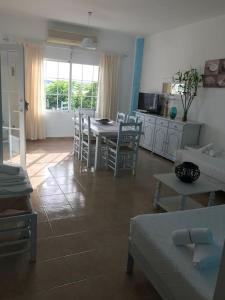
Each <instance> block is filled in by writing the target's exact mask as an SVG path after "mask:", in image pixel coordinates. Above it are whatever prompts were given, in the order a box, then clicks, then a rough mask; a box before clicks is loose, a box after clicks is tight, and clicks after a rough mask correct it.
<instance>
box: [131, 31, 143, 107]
mask: <svg viewBox="0 0 225 300" xmlns="http://www.w3.org/2000/svg"><path fill="white" fill-rule="evenodd" d="M144 42H145V40H144V38H142V37H139V38H137V39H136V45H135V58H134V72H133V84H132V94H131V107H130V110H131V112H132V111H135V110H137V108H138V96H139V91H140V83H141V71H142V60H143V52H144Z"/></svg>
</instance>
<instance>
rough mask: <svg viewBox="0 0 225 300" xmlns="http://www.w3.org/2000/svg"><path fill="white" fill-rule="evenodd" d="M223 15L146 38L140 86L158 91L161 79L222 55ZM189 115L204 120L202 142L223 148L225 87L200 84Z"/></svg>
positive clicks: (167, 78) (169, 78)
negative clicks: (200, 87)
mask: <svg viewBox="0 0 225 300" xmlns="http://www.w3.org/2000/svg"><path fill="white" fill-rule="evenodd" d="M224 28H225V16H222V17H218V18H214V19H210V20H206V21H203V22H199V23H195V24H191V25H188V26H184V27H180V28H177V29H174V30H170V31H166V32H163V33H160V34H157V35H154V36H149V37H147V38H146V40H145V50H144V60H143V71H142V80H141V90H142V91H145V92H148V91H161V90H162V82H164V81H168V80H171V78H172V76H173V75H174V74H175V73H176V72H177V71H178V70H179V69H181V70H185V69H186V68H189V67H190V66H193V67H196V68H200V70H201V71H202V72H203V70H204V64H205V61H206V60H209V59H216V58H225V42H224V41H225V31H224ZM195 100H196V101H195V103H194V104H193V106H192V108H191V111H190V114H189V118H190V119H193V120H198V121H200V122H203V123H204V124H205V126H204V127H203V130H202V132H201V144H206V143H209V142H211V141H212V142H214V143H216V144H217V145H219V146H220V147H222V148H224V149H225V117H224V116H225V88H222V89H219V88H207V89H206V88H202V89H200V91H199V95H198V99H195Z"/></svg>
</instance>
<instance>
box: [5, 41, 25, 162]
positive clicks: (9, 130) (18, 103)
mask: <svg viewBox="0 0 225 300" xmlns="http://www.w3.org/2000/svg"><path fill="white" fill-rule="evenodd" d="M0 107H1V108H0V121H1V122H0V124H1V130H0V132H1V133H0V135H1V142H0V162H6V163H12V164H20V165H22V166H23V167H25V166H26V149H25V145H26V144H25V112H24V111H25V97H24V53H23V47H22V46H20V45H7V44H2V45H0Z"/></svg>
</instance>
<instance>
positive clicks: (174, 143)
mask: <svg viewBox="0 0 225 300" xmlns="http://www.w3.org/2000/svg"><path fill="white" fill-rule="evenodd" d="M181 141H182V131H179V130H176V129H172V128H169V129H168V134H167V141H166V149H165V156H166V157H167V158H169V159H171V160H175V159H176V152H177V150H178V149H179V148H180V145H181Z"/></svg>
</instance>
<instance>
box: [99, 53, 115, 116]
mask: <svg viewBox="0 0 225 300" xmlns="http://www.w3.org/2000/svg"><path fill="white" fill-rule="evenodd" d="M119 68H120V57H119V56H118V55H114V54H106V53H104V54H103V55H102V57H101V59H100V68H99V88H98V101H97V115H98V117H100V118H109V119H112V120H115V118H116V114H117V110H118V83H119Z"/></svg>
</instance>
